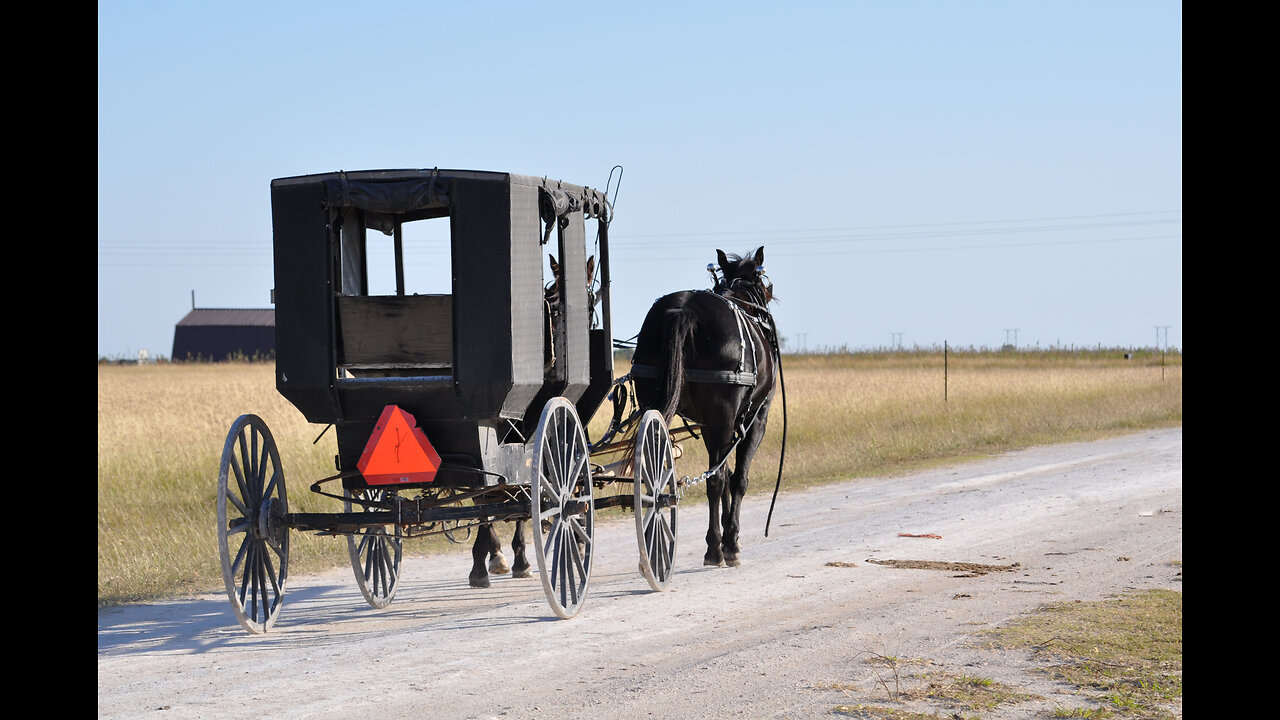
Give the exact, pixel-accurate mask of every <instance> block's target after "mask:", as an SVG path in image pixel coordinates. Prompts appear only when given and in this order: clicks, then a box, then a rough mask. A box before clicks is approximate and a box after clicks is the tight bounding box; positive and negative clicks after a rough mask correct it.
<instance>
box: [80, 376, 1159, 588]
mask: <svg viewBox="0 0 1280 720" xmlns="http://www.w3.org/2000/svg"><path fill="white" fill-rule="evenodd" d="M948 365H949V368H948V378H947V381H946V382H947V389H946V391H947V395H948V397H947V399H946V400H945V401H944V398H943V392H944V375H943V358H942V355H941V353H901V354H875V355H869V354H868V355H826V356H818V355H809V356H796V357H788V358H785V359H784V370H785V373H786V383H787V403H788V414H789V438H788V440H787V458H786V468H787V471H786V478H785V481H784V482H785V484H786V486H790V487H794V486H798V485H802V484H812V483H817V482H822V481H830V480H833V479H845V478H850V477H858V476H866V475H871V474H879V473H885V472H893V471H897V470H902V469H908V468H911V467H919V466H922V465H925V464H930V463H936V462H939V461H942V460H944V459H953V458H961V457H966V456H973V455H979V454H986V453H991V452H996V451H1001V450H1006V449H1010V448H1015V447H1025V446H1028V445H1033V444H1039V443H1048V442H1059V441H1067V440H1080V439H1087V438H1094V437H1099V436H1102V435H1106V434H1114V433H1119V432H1126V431H1131V430H1136V429H1140V428H1147V427H1164V426H1170V425H1178V424H1180V423H1181V422H1182V358H1181V356H1180V355H1174V356H1170V357H1169V359H1168V365H1167V367H1162V366H1161V362H1160V358H1159V356H1155V357H1151V356H1149V355H1148V356H1146V357H1142V356H1140V357H1138V358H1135V359H1133V360H1124V359H1123V358H1122V357H1120V356H1119V354H1117V353H1084V354H1081V353H1055V352H1043V353H955V354H952V355H951V356H950V359H949V363H948ZM624 371H625V368H620V370H619V373H621V372H624ZM273 374H274V366H273V365H271V364H263V363H231V364H216V365H215V364H184V365H150V366H113V365H99V366H98V602H99V604H100V605H101V604H113V603H120V602H129V601H133V600H139V599H144V598H152V597H159V596H165V595H174V594H179V593H183V592H189V591H196V590H211V589H217V588H219V587H220V586H221V571H220V569H219V567H218V553H217V547H216V540H215V529H214V514H215V509H214V497H215V495H216V492H217V471H218V461H219V457H220V455H221V452H222V445H223V442H224V440H225V437H226V433H227V429H228V428H229V427H230V425H231V423H232V421H234V420H235V418H236V417H237V416H239V415H240V414H242V413H255V414H257V415H259V416H261V417H262V418H263V419H264V420H265V421H266V422H267V424H268V426H269V427H270V428H271V431H272V433H273V435H274V436H275V438H276V442H277V444H278V445H279V447H280V452H281V460H282V464H283V466H284V469H285V471H286V473H287V476H288V481H289V484H288V490H289V503H290V508H291V509H292V510H294V511H312V512H316V511H320V512H332V511H335V510H338V509H339V508H340V503H339V502H337V501H334V500H327V499H324V498H316V497H314V496H313V495H312V494H311V493H310V492H309V491H308V489H307V487H308V485H309V484H310V483H311V482H312V481H313V480H315V479H318V478H320V477H324V476H326V475H329V474H332V472H333V469H332V468H333V455H334V451H335V449H334V439H333V433H328V434H326V435H325V436H324V437H323V438H322V439H321V440H320V442H319V443H318V444H313V440H315V438H316V436H317V435H318V434H319V433H320V430H321V429H322V427H321V426H313V425H310V424H308V423H306V422H305V421H304V419H303V418H302V416H301V414H300V413H298V411H297V410H295V409H294V408H293V407H292V406H291V405H289V404H288V403H287V402H286V401H285V400H284V399H283V398H281V397H280V396H279V395H278V394H277V393H276V391H275V384H274V376H273ZM604 414H605V413H604V412H603V410H602V412H601V413H600V414H599V415H598V416H597V419H596V422H594V423H593V425H592V427H593V428H595V429H596V430H595V432H593V433H592V436H593V437H596V436H598V435H599V428H601V427H602V426H603V423H604V422H606V421H607V418H605V417H604ZM781 430H782V408H781V402H780V401H779V402H775V406H774V409H773V411H772V415H771V417H770V432H769V436H768V437H767V439H766V440H765V443H764V445H763V447H762V449H761V452H760V453H759V454H758V455H757V458H756V464H755V465H754V466H753V472H752V483H753V490H755V491H759V492H764V491H768V490H770V489H771V488H772V485H773V479H774V475H775V474H776V472H777V461H778V452H779V447H780V442H781ZM685 449H686V452H685V455H684V457H683V458H682V460H681V461H680V470H681V471H682V472H683V473H687V474H690V475H696V474H698V473H699V472H701V471H702V470H704V469H705V458H706V456H705V454H704V453H703V452H702V449H701V447H700V446H698V444H697V443H696V442H695V443H686V448H685ZM291 544H292V558H291V562H290V572H292V573H298V572H306V571H308V570H313V569H317V568H321V567H331V566H334V565H339V564H343V563H346V562H347V559H346V543H345V542H343V541H341V540H340V539H335V538H316V537H313V536H308V535H303V534H301V533H293V535H292V538H291ZM432 547H433V546H424V545H418V544H411V545H407V546H406V550H415V551H429V550H431V549H432Z"/></svg>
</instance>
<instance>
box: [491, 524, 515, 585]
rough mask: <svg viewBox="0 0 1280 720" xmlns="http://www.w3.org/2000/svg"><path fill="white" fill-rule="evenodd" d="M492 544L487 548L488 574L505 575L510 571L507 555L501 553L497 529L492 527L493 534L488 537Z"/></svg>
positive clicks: (500, 542)
mask: <svg viewBox="0 0 1280 720" xmlns="http://www.w3.org/2000/svg"><path fill="white" fill-rule="evenodd" d="M490 543H492V545H491V546H490V548H489V574H490V575H506V574H507V573H509V572H511V566H510V565H508V564H507V556H505V555H503V554H502V541H501V540H499V539H498V529H497V528H496V527H495V528H493V536H492V537H491V538H490Z"/></svg>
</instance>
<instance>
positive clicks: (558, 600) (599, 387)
mask: <svg viewBox="0 0 1280 720" xmlns="http://www.w3.org/2000/svg"><path fill="white" fill-rule="evenodd" d="M271 202H272V219H273V232H274V248H275V292H274V296H275V306H276V352H277V360H276V387H277V389H278V390H279V392H280V393H281V394H282V395H283V396H284V397H285V398H286V399H288V400H289V401H290V402H291V403H293V405H294V406H296V407H297V408H298V410H300V411H301V412H302V413H303V415H305V416H306V418H307V420H308V421H309V422H311V423H316V424H320V425H325V426H329V425H331V426H333V427H334V429H335V431H336V434H337V445H338V454H337V456H336V473H335V474H334V475H332V476H330V477H326V478H321V479H319V480H316V481H314V482H313V483H312V484H311V491H312V492H315V493H319V494H321V495H326V496H330V497H335V498H339V499H341V500H343V502H344V512H341V513H295V512H291V511H290V508H289V502H288V496H287V493H286V488H285V476H284V471H283V469H282V468H281V465H280V458H279V453H278V451H277V448H276V445H275V441H274V440H273V439H272V436H271V432H270V431H269V430H268V428H267V427H266V424H265V423H264V422H263V421H262V420H261V419H260V418H258V417H257V416H255V415H243V416H241V417H240V418H239V419H237V420H236V421H235V423H234V424H233V425H232V427H231V431H230V433H229V434H228V436H227V441H226V445H225V446H224V449H223V454H222V461H221V467H220V472H219V477H218V544H219V551H220V556H221V563H222V571H223V579H224V581H225V584H226V590H227V595H228V597H229V598H230V600H231V606H232V609H233V611H234V612H235V615H236V618H237V620H239V622H240V624H241V625H242V626H243V627H244V628H245V629H246V630H248V631H250V632H254V633H261V632H266V631H267V630H268V629H269V628H270V627H271V626H272V625H273V624H274V623H275V621H276V619H277V618H278V617H279V612H280V608H281V604H282V600H283V597H284V591H285V588H286V586H287V583H288V565H289V532H290V531H291V530H298V531H310V532H317V533H319V534H322V535H343V536H346V538H347V542H348V548H349V551H350V554H351V560H352V565H353V568H354V570H355V575H356V580H357V583H358V584H359V586H360V589H361V591H362V592H363V594H364V596H365V598H366V600H367V601H368V602H369V603H370V604H371V605H373V606H374V607H383V606H385V605H387V604H388V603H389V602H390V601H391V600H392V598H393V597H394V596H395V593H396V589H397V585H398V581H399V575H400V561H401V548H402V544H403V541H404V540H405V539H410V538H414V537H421V536H425V535H431V534H438V533H445V534H448V535H449V536H450V537H451V539H456V538H458V537H459V536H460V535H464V536H470V534H471V532H472V530H473V529H476V528H483V529H487V528H488V527H489V526H490V525H491V523H494V522H498V521H517V522H520V521H531V522H530V524H531V525H532V529H533V546H534V548H533V549H534V555H535V557H536V559H537V567H538V570H539V573H540V575H541V579H542V586H543V590H544V591H545V593H546V597H547V601H548V603H549V604H550V606H551V609H552V610H553V611H554V612H555V614H556V615H558V616H560V617H564V618H568V617H572V616H573V615H575V614H576V613H577V612H578V610H579V609H580V608H581V606H582V602H583V599H584V597H585V595H586V592H587V585H588V581H589V579H590V574H591V565H592V559H593V557H594V553H595V547H594V529H595V525H594V519H595V512H596V510H597V509H600V508H603V507H609V506H624V507H629V508H632V509H634V510H635V517H636V528H637V537H638V541H639V546H640V568H641V572H642V573H643V574H644V576H645V578H646V579H647V580H648V582H649V584H650V586H651V587H652V588H653V589H654V590H661V589H663V588H665V587H666V586H667V583H668V582H669V581H670V577H671V567H672V560H673V558H674V554H675V541H676V510H677V505H678V502H679V490H678V488H677V481H676V478H675V472H674V467H673V460H672V449H671V438H670V435H669V434H668V432H667V427H666V423H664V422H663V421H662V417H661V415H660V414H659V413H657V412H656V411H649V412H647V413H643V415H642V416H639V417H638V419H637V416H638V415H639V414H636V415H633V417H632V420H633V421H635V423H636V424H635V427H636V430H635V435H634V437H635V440H634V441H632V440H630V439H627V440H626V441H625V445H626V447H625V448H624V450H625V452H623V459H622V460H619V461H617V462H615V463H613V464H612V466H611V467H610V468H605V467H604V466H603V465H600V464H593V462H592V460H593V457H592V452H593V450H599V448H592V447H591V446H589V445H588V441H587V438H586V435H585V433H584V429H583V428H584V422H583V419H586V420H587V421H589V420H590V418H591V417H592V416H593V415H594V414H595V412H596V410H597V409H598V408H599V407H600V405H601V404H602V403H603V401H604V399H605V397H606V395H608V394H609V392H610V390H611V388H612V387H613V385H614V378H613V347H612V341H611V336H610V315H609V220H610V212H611V208H610V205H609V203H608V201H607V198H606V196H605V195H604V194H603V193H601V192H599V191H597V190H593V189H591V188H587V187H581V186H577V185H570V184H567V183H562V182H557V181H548V180H546V179H543V178H535V177H526V176H520V175H512V174H508V173H498V172H478V171H470V170H439V169H433V170H376V171H365V172H336V173H327V174H320V175H306V176H300V177H289V178H280V179H277V180H274V181H273V182H272V183H271ZM445 218H447V226H448V239H447V240H440V241H439V242H440V243H441V244H445V243H447V245H448V258H449V265H450V269H449V277H450V285H451V287H449V288H448V289H449V292H446V293H438V294H410V293H407V292H406V290H405V266H406V264H405V261H404V256H405V245H406V241H405V228H406V226H410V227H413V226H412V225H411V224H412V223H420V222H426V223H432V222H434V223H441V221H442V220H443V219H445ZM587 221H593V223H594V226H595V227H594V230H595V232H594V233H593V236H594V237H593V238H592V239H593V240H594V242H595V243H596V244H597V247H596V248H595V249H594V254H593V257H597V258H598V260H599V262H598V272H599V283H598V288H599V290H598V292H596V291H594V289H593V288H594V286H592V285H591V283H590V280H588V279H587V276H586V274H585V273H584V269H585V268H586V267H587V265H588V251H587V246H588V234H587ZM371 231H378V232H380V233H384V234H385V235H387V236H390V238H391V240H390V243H391V245H392V248H391V251H390V252H386V248H385V247H382V246H378V245H377V243H383V245H385V243H386V242H387V241H386V239H385V238H381V237H379V236H378V235H376V234H374V233H372V232H371ZM375 250H382V251H383V252H382V255H383V256H385V257H387V258H391V257H394V265H395V268H394V272H395V292H394V294H390V293H385V292H384V294H372V293H371V292H370V285H371V283H370V260H371V258H375V257H377V256H378V253H377V252H375ZM548 253H551V254H555V255H556V256H557V257H558V258H559V260H560V262H559V266H558V268H557V269H556V271H555V276H554V277H553V278H552V279H551V281H550V282H549V283H544V281H543V270H542V264H543V259H544V256H545V255H546V254H548ZM621 444H623V443H616V442H615V443H612V444H611V446H610V449H611V450H612V451H618V450H619V446H620V445H621ZM597 457H598V456H597ZM617 483H630V484H631V488H630V490H631V492H630V493H626V494H623V493H616V494H610V495H603V496H602V495H600V494H599V493H598V492H597V491H598V490H600V489H602V488H604V487H606V486H610V485H615V484H617ZM618 489H621V488H618ZM477 535H480V533H477ZM521 537H522V534H521ZM520 542H523V541H522V540H521V541H520Z"/></svg>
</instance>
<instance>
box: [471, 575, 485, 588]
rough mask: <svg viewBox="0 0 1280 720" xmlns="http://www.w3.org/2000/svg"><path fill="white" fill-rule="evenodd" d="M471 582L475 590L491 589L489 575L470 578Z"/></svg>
mask: <svg viewBox="0 0 1280 720" xmlns="http://www.w3.org/2000/svg"><path fill="white" fill-rule="evenodd" d="M470 580H471V587H473V588H487V587H489V577H488V576H487V575H486V576H484V577H473V578H470Z"/></svg>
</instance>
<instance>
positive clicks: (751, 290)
mask: <svg viewBox="0 0 1280 720" xmlns="http://www.w3.org/2000/svg"><path fill="white" fill-rule="evenodd" d="M762 272H763V270H762ZM714 292H715V293H716V294H717V295H719V296H720V297H722V298H724V299H726V300H731V301H733V302H734V303H737V304H738V305H740V306H742V307H743V308H747V309H749V310H752V311H755V312H745V313H743V314H745V315H747V316H748V317H750V318H751V319H752V320H753V321H755V322H756V324H758V325H760V327H761V329H762V332H763V334H764V336H765V338H766V339H767V340H768V341H769V344H770V345H771V346H772V347H773V360H774V363H775V364H776V365H777V366H778V386H779V389H780V390H781V391H782V449H781V451H780V452H779V455H778V479H777V481H776V482H775V483H774V485H773V498H772V499H771V500H770V501H769V515H768V516H767V517H766V518H765V521H764V536H765V537H769V525H770V524H771V523H772V522H773V508H774V506H775V505H777V503H778V491H779V490H781V489H782V468H783V467H784V466H785V464H786V460H787V383H786V381H785V380H784V379H783V374H782V348H781V346H780V345H779V343H778V326H777V324H776V323H774V321H773V313H771V312H769V308H768V307H766V305H767V303H768V302H769V301H768V296H767V293H766V291H765V290H764V288H763V286H762V285H761V284H760V283H758V282H752V281H751V280H748V279H746V278H734V279H733V280H731V281H728V282H725V281H723V280H718V281H717V282H716V288H715V291H714ZM733 292H741V293H743V294H746V295H748V296H750V297H751V300H744V299H742V298H739V297H734V296H733V295H730V294H729V293H733ZM761 407H763V406H761ZM748 412H749V411H748ZM759 417H760V411H759V410H756V415H755V417H753V418H752V419H751V425H754V424H755V421H756V420H757V419H758V418H759ZM747 427H750V425H748V426H747ZM745 435H746V431H745V429H744V431H743V432H742V434H741V435H739V437H738V441H739V442H740V441H741V440H742V437H743V436H745ZM733 445H734V448H736V447H737V446H738V443H737V442H735V443H734V444H733ZM732 453H733V448H730V450H729V454H732ZM729 454H726V455H725V458H724V460H722V461H720V465H718V466H716V468H715V470H714V471H708V472H707V473H703V476H702V479H704V480H705V479H706V478H707V477H710V473H712V472H718V471H719V470H720V468H721V467H722V466H723V465H724V463H725V461H727V460H728V459H729Z"/></svg>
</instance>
